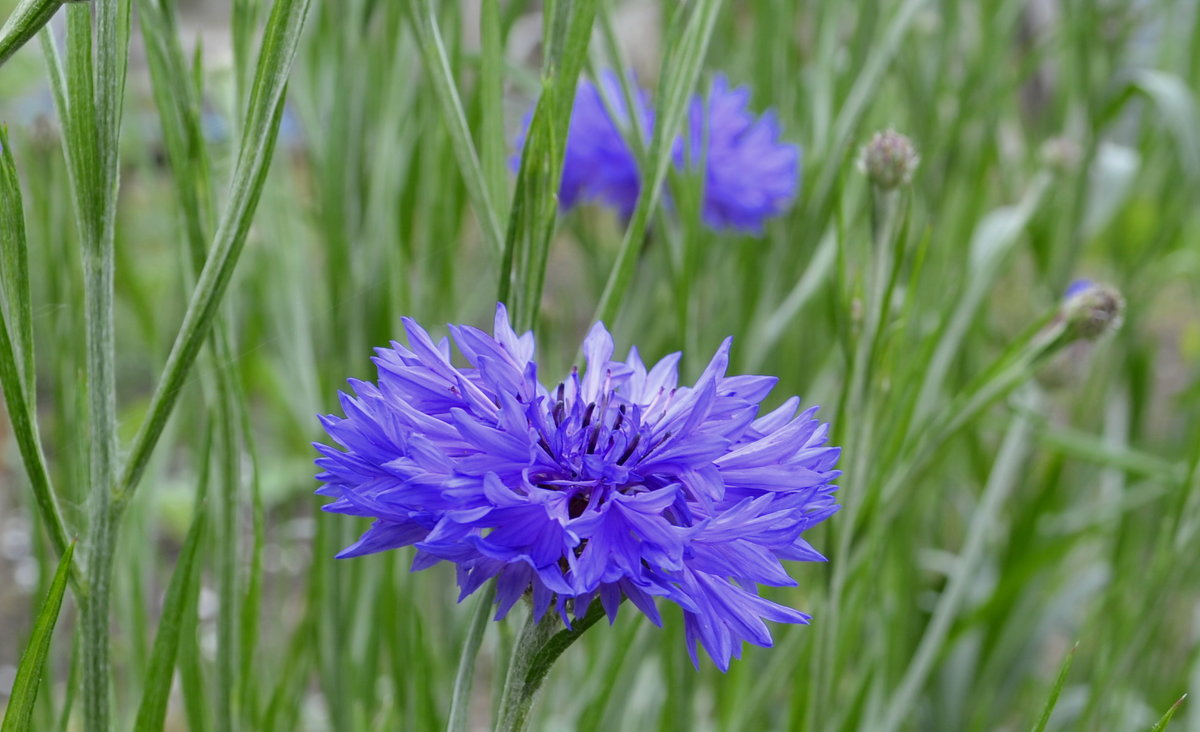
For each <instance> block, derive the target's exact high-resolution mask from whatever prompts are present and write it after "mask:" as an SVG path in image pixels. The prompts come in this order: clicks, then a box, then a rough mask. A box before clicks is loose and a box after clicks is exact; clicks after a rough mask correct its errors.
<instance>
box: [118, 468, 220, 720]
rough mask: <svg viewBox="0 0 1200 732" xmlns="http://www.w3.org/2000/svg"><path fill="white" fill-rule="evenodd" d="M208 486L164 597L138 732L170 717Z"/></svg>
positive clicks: (197, 508) (147, 675) (194, 579)
mask: <svg viewBox="0 0 1200 732" xmlns="http://www.w3.org/2000/svg"><path fill="white" fill-rule="evenodd" d="M205 491H206V486H205V485H204V484H203V483H202V484H201V485H200V493H199V496H198V499H199V500H197V502H196V511H195V513H196V515H195V518H193V519H192V525H191V528H189V529H188V533H187V538H186V539H184V542H183V549H182V550H181V551H180V553H179V560H178V562H177V563H176V565H175V571H174V572H172V573H171V582H170V584H169V585H168V586H167V594H166V597H165V599H164V600H163V609H162V616H161V617H160V619H159V622H158V632H157V633H156V634H155V636H154V650H153V651H152V652H151V655H150V666H149V670H148V671H147V673H146V679H147V683H146V688H145V690H144V691H143V693H142V704H141V706H140V707H139V708H138V715H137V722H136V724H135V726H134V729H135V730H137V731H138V732H150V731H151V730H161V729H162V728H163V724H164V722H165V720H166V718H167V702H168V700H169V698H170V696H171V683H172V681H173V680H174V678H175V674H174V671H175V657H176V654H177V652H178V650H179V638H180V633H181V631H182V630H183V627H184V622H183V615H184V612H185V611H186V610H187V608H188V598H189V596H190V594H191V587H192V585H193V584H194V583H195V582H197V581H198V580H199V572H198V568H199V564H198V563H197V562H196V557H197V556H198V553H199V552H198V550H199V548H200V542H201V541H202V540H203V538H204V525H205V518H206V516H207V515H208V511H207V509H206V508H205V506H204V504H203V496H204V493H205Z"/></svg>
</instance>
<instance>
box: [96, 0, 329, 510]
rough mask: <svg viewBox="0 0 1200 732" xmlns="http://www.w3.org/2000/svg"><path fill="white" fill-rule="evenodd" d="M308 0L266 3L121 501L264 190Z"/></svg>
mask: <svg viewBox="0 0 1200 732" xmlns="http://www.w3.org/2000/svg"><path fill="white" fill-rule="evenodd" d="M309 4H310V0H280V1H279V2H277V3H275V5H273V6H272V8H271V17H270V20H269V21H268V22H267V29H266V31H265V37H264V38H263V43H262V49H261V51H260V52H259V57H258V67H257V71H256V75H255V79H254V86H253V89H252V92H251V96H250V102H249V107H248V111H247V115H246V119H247V127H246V130H247V131H246V134H245V135H244V136H243V138H242V145H241V148H240V150H239V153H238V159H237V165H236V168H235V172H234V176H233V182H232V183H231V184H230V190H229V204H228V206H227V207H226V209H225V211H224V212H223V214H222V216H221V220H220V223H219V225H218V227H217V233H216V235H215V237H214V241H213V244H212V247H211V248H210V249H209V256H208V259H207V261H206V262H205V265H204V269H203V270H202V271H201V273H200V278H199V280H198V281H197V283H196V288H195V290H193V291H192V297H191V301H190V302H189V303H188V309H187V312H186V313H185V315H184V318H183V324H182V325H181V326H180V329H179V333H178V335H177V336H176V338H175V343H174V345H173V346H172V347H171V353H170V355H169V356H168V357H167V364H166V366H165V367H164V368H163V375H162V378H161V379H160V381H159V384H158V387H157V389H156V390H155V392H154V396H153V397H152V398H151V402H150V408H149V412H148V414H147V417H146V420H145V421H144V422H143V423H142V426H141V427H140V428H139V430H138V434H137V436H136V437H135V438H134V444H133V448H132V449H131V451H130V455H129V460H128V462H127V463H126V464H125V470H124V472H123V473H122V476H121V483H120V485H121V490H120V493H119V495H118V502H119V503H120V504H122V505H123V504H124V503H126V502H127V501H128V500H129V498H130V497H131V496H132V494H133V492H134V491H135V490H136V488H137V485H138V482H139V481H140V480H141V477H142V473H143V472H144V471H145V469H146V464H147V463H148V462H149V460H150V455H151V453H152V452H153V451H154V447H155V445H156V444H157V443H158V438H159V437H161V436H162V431H163V428H164V427H165V426H166V424H167V418H168V417H169V416H170V415H171V411H172V410H173V409H174V407H175V402H176V401H177V400H178V399H179V392H180V390H181V389H182V388H183V384H184V380H185V379H186V378H187V375H188V372H189V371H190V370H191V368H192V365H193V364H194V363H195V361H196V356H197V355H198V354H199V352H200V347H201V346H202V345H203V344H204V340H205V338H206V337H207V335H208V333H209V331H210V329H211V327H212V323H213V320H214V319H215V317H216V314H217V306H218V304H219V303H220V301H221V298H222V296H223V295H224V294H225V289H226V288H227V287H228V286H229V280H230V278H231V277H232V276H233V270H234V268H235V267H236V266H237V262H238V258H239V256H240V255H241V252H242V247H243V246H244V245H245V243H246V234H247V232H248V231H249V229H250V221H251V219H252V218H253V217H254V212H255V209H256V208H257V206H258V199H259V197H260V196H261V195H262V189H263V184H264V183H265V181H266V175H267V170H268V169H269V167H270V163H271V157H272V154H273V153H274V150H275V141H276V139H277V137H278V134H279V121H280V118H281V116H282V113H283V98H284V90H285V89H286V86H287V77H288V72H289V71H290V70H291V66H292V61H293V59H294V58H295V55H296V48H297V46H298V45H299V42H300V33H301V30H302V29H303V28H304V21H305V18H306V17H307V15H308V8H309Z"/></svg>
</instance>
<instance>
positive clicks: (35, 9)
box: [0, 0, 63, 66]
mask: <svg viewBox="0 0 1200 732" xmlns="http://www.w3.org/2000/svg"><path fill="white" fill-rule="evenodd" d="M62 4H63V0H22V2H21V4H20V5H18V6H17V7H16V9H14V10H13V12H12V15H10V16H8V20H7V21H5V23H4V27H3V28H0V66H3V65H4V62H5V61H8V59H9V58H10V57H11V56H12V55H13V54H14V53H16V52H17V51H18V50H19V49H20V48H21V47H22V46H24V45H25V44H26V43H28V42H29V40H30V39H31V38H33V36H34V34H35V33H37V32H38V31H39V30H41V29H42V27H43V26H45V25H46V24H47V23H49V22H50V19H51V18H53V17H54V14H55V13H56V12H58V9H59V8H60V7H61V6H62Z"/></svg>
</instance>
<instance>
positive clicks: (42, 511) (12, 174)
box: [0, 127, 81, 587]
mask: <svg viewBox="0 0 1200 732" xmlns="http://www.w3.org/2000/svg"><path fill="white" fill-rule="evenodd" d="M23 208H24V207H23V205H22V202H21V190H20V187H19V184H18V181H17V171H16V167H15V165H14V163H13V159H12V152H11V148H10V146H9V144H8V132H7V130H6V129H4V128H2V127H0V391H3V394H4V401H5V404H7V406H8V410H7V411H8V415H9V419H10V420H11V422H12V428H13V434H14V436H15V437H16V440H17V449H18V450H19V452H20V453H21V460H22V462H23V464H24V466H25V474H26V475H27V476H28V477H29V482H30V484H31V485H32V487H33V496H34V502H35V503H36V504H37V509H38V514H39V515H40V516H41V519H42V523H43V524H44V525H45V527H46V531H47V532H48V533H49V536H50V541H51V543H52V544H53V545H54V549H55V551H56V552H57V553H58V555H59V556H63V555H64V554H65V553H66V550H67V545H68V543H69V540H68V538H67V537H68V531H67V527H66V523H65V521H64V520H63V515H62V509H61V508H60V507H59V505H58V499H57V498H56V497H55V494H54V489H53V487H52V486H51V483H50V471H49V469H48V467H47V465H46V455H45V453H44V451H43V449H42V441H41V438H40V437H39V435H38V425H37V405H36V403H35V384H34V369H33V365H34V359H33V316H32V304H31V302H30V298H29V266H28V264H27V259H26V255H27V247H26V240H25V214H24V210H23ZM71 577H72V583H73V584H74V585H75V586H76V587H78V586H80V585H79V583H80V581H81V577H80V574H79V572H78V570H77V569H76V570H72V574H71Z"/></svg>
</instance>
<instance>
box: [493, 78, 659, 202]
mask: <svg viewBox="0 0 1200 732" xmlns="http://www.w3.org/2000/svg"><path fill="white" fill-rule="evenodd" d="M634 106H635V107H636V109H635V115H634V116H633V117H631V116H630V114H629V108H628V105H626V104H625V96H624V94H623V93H622V89H621V80H620V79H619V78H618V77H617V75H616V74H614V73H613V72H611V71H606V72H604V73H603V74H601V77H600V83H599V84H598V85H597V84H594V83H592V82H591V81H587V80H584V81H581V82H580V83H579V87H578V89H577V91H576V94H575V105H574V107H573V109H572V112H571V124H570V127H569V129H568V131H567V146H566V151H565V153H564V160H563V174H562V182H561V184H560V185H559V190H558V200H559V205H560V206H561V207H562V208H563V210H568V209H570V208H572V207H573V206H575V204H577V203H581V202H584V201H590V200H596V201H601V202H603V203H606V204H608V205H610V206H612V207H613V208H615V209H616V210H617V211H618V212H619V213H620V214H621V215H622V216H624V217H626V218H628V217H629V216H631V215H632V214H633V207H634V205H635V204H636V203H637V197H638V191H639V189H640V187H641V178H640V174H639V172H638V166H637V158H636V157H635V155H634V153H633V150H632V149H631V148H630V147H629V143H628V142H627V141H626V140H627V137H626V135H627V134H629V135H631V134H633V131H632V130H631V129H630V128H631V126H632V125H633V124H634V123H635V121H636V123H637V125H638V128H639V129H640V130H641V133H640V134H642V135H643V136H645V137H646V139H648V136H649V134H650V130H651V129H652V128H653V126H654V112H653V111H652V110H651V108H650V103H649V100H648V98H647V95H646V93H645V92H644V91H642V90H641V89H636V88H635V92H634ZM528 123H529V122H528V120H526V126H525V128H524V129H522V131H521V136H520V138H519V139H518V140H517V149H518V150H520V149H521V148H523V146H524V143H525V135H526V133H527V132H528ZM512 164H513V166H514V167H516V166H517V165H519V164H520V157H519V156H518V157H516V158H514V159H513V161H512Z"/></svg>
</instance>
